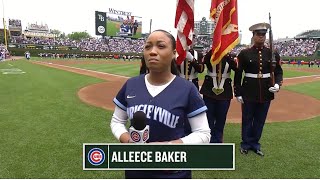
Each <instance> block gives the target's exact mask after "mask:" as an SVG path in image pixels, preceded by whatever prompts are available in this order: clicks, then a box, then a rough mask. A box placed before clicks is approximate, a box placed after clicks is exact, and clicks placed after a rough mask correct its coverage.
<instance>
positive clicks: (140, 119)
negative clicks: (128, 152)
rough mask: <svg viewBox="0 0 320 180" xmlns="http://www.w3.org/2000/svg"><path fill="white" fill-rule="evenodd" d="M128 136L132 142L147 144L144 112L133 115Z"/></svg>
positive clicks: (147, 133)
mask: <svg viewBox="0 0 320 180" xmlns="http://www.w3.org/2000/svg"><path fill="white" fill-rule="evenodd" d="M129 134H130V140H131V141H132V142H135V143H145V142H147V140H148V139H149V125H147V117H146V114H145V113H144V112H142V111H137V112H135V113H134V114H133V117H132V120H131V127H130V128H129Z"/></svg>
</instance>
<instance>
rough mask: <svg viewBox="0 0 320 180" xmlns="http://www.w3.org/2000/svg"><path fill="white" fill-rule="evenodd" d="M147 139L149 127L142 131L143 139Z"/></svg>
mask: <svg viewBox="0 0 320 180" xmlns="http://www.w3.org/2000/svg"><path fill="white" fill-rule="evenodd" d="M148 139H149V129H146V130H145V131H144V132H143V141H144V142H146V141H147V140H148Z"/></svg>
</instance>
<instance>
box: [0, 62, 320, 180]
mask: <svg viewBox="0 0 320 180" xmlns="http://www.w3.org/2000/svg"><path fill="white" fill-rule="evenodd" d="M14 59H15V60H8V61H5V62H0V178H1V179H25V178H32V179H38V178H39V179H43V178H44V179H64V178H68V179H69V178H70V179H73V178H77V179H119V178H124V172H123V171H84V170H83V169H82V168H83V167H82V162H83V159H82V158H83V155H82V152H83V149H82V148H83V143H117V142H118V141H117V140H116V139H115V138H114V137H113V135H112V133H111V130H110V126H109V124H110V119H111V116H112V113H113V108H114V104H113V103H112V99H113V97H114V96H115V95H116V93H117V92H118V90H119V88H120V87H121V86H122V85H123V83H124V82H125V81H126V79H128V78H129V77H132V76H136V75H138V73H139V61H131V62H128V61H126V62H124V61H122V60H61V59H59V60H52V59H37V58H32V60H30V61H27V60H25V59H23V58H22V59H19V58H14ZM283 69H284V78H285V79H284V85H283V87H282V88H281V90H280V92H279V93H277V94H276V99H275V100H274V101H272V104H271V108H270V111H269V114H268V118H267V124H266V125H265V127H264V132H263V136H262V139H261V141H260V142H261V144H262V150H263V151H264V153H265V156H264V157H262V158H261V157H259V156H257V155H256V154H254V153H252V152H250V153H249V154H248V155H247V156H244V155H241V154H240V152H239V144H240V141H241V124H240V122H241V119H240V118H241V112H240V104H238V103H237V102H236V101H235V100H232V103H231V107H230V110H229V113H228V119H227V125H226V127H225V134H224V142H225V143H235V145H236V160H235V163H236V167H235V170H234V171H193V178H196V179H216V178H218V179H242V178H248V179H262V178H268V179H269V178H272V179H278V178H282V179H292V178H294V179H299V178H303V179H309V178H312V179H317V178H319V177H320V170H319V167H320V151H319V150H320V143H319V137H320V131H319V129H320V68H318V67H310V68H309V67H307V66H304V67H297V66H295V67H294V66H292V65H291V66H288V65H284V66H283ZM203 76H204V74H202V75H201V77H203ZM200 79H201V78H200Z"/></svg>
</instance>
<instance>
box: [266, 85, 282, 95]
mask: <svg viewBox="0 0 320 180" xmlns="http://www.w3.org/2000/svg"><path fill="white" fill-rule="evenodd" d="M279 89H280V86H279V84H274V86H273V87H270V88H269V91H270V92H272V93H276V92H278V91H279Z"/></svg>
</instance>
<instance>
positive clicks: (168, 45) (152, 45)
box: [143, 31, 176, 72]
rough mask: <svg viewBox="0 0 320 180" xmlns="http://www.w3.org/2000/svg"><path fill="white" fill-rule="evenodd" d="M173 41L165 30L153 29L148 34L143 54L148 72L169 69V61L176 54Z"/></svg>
mask: <svg viewBox="0 0 320 180" xmlns="http://www.w3.org/2000/svg"><path fill="white" fill-rule="evenodd" d="M173 43H175V42H172V40H171V39H170V38H169V37H168V35H167V34H166V33H165V32H162V31H155V32H153V33H151V34H150V35H149V37H148V39H147V40H146V43H145V46H144V51H143V55H144V58H145V62H146V65H147V67H148V69H149V70H150V72H152V71H154V72H164V71H169V72H170V71H171V61H172V60H173V59H174V58H175V55H176V50H175V49H173V45H172V44H173Z"/></svg>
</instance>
